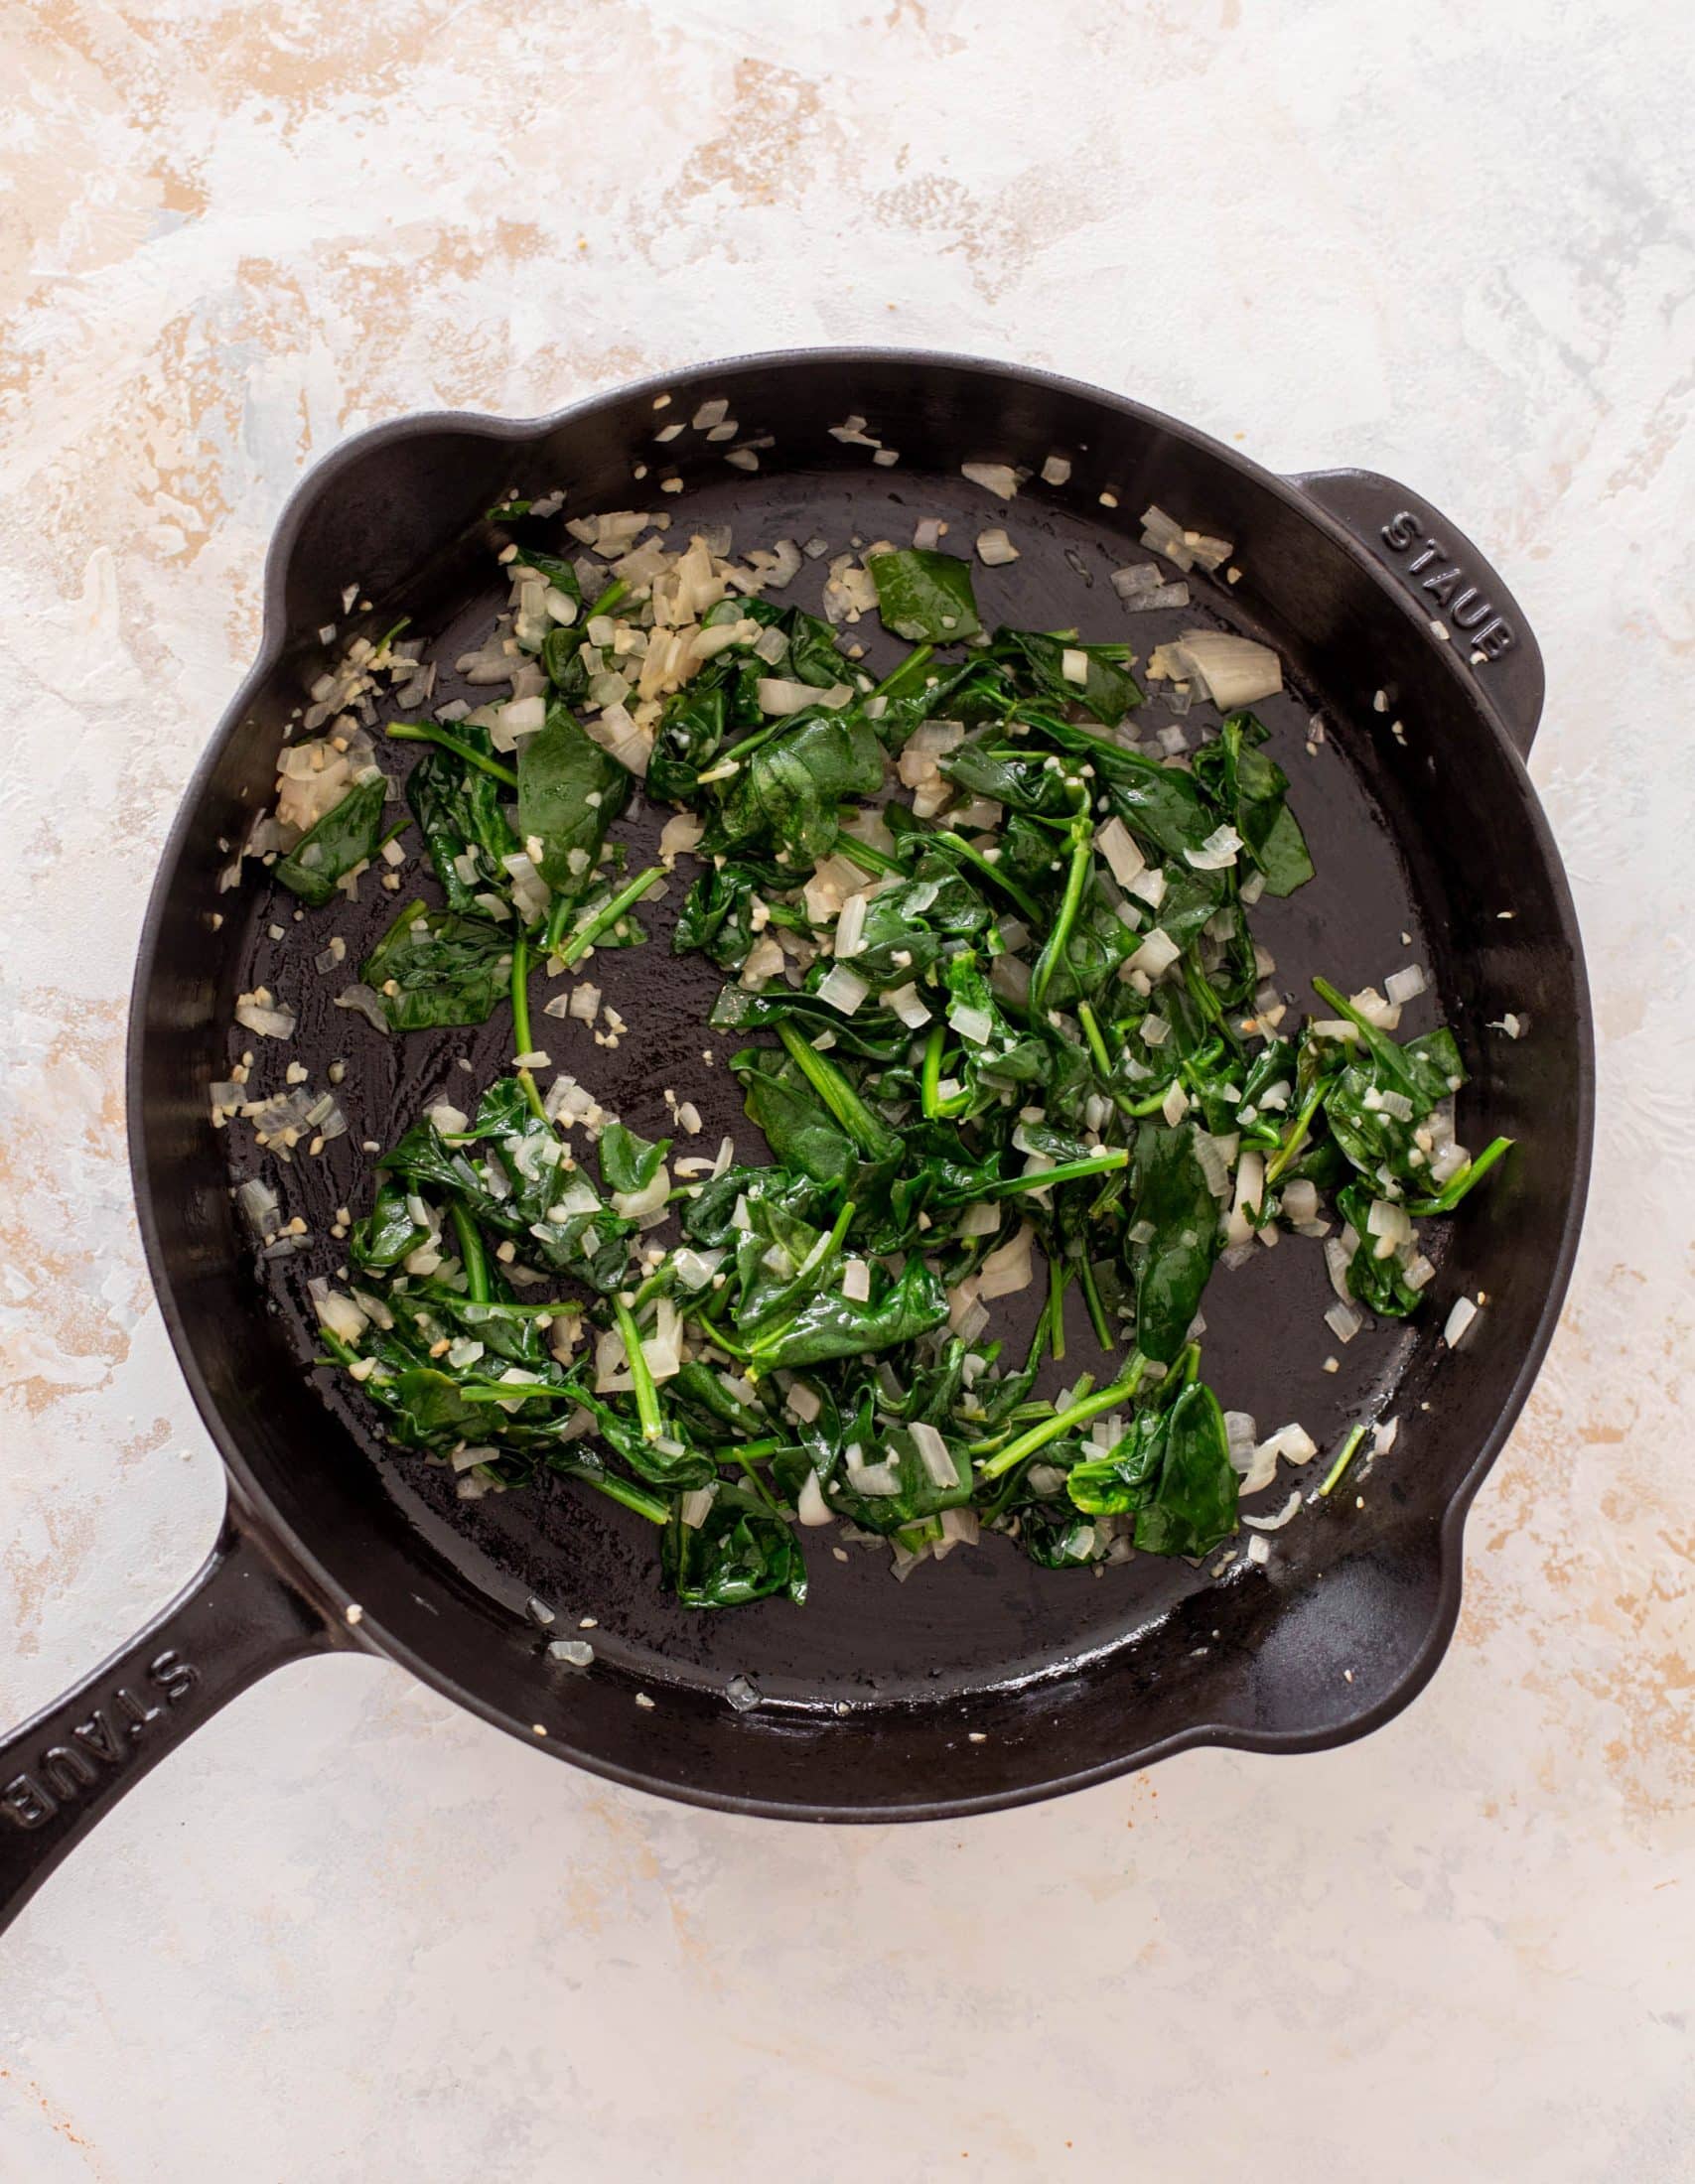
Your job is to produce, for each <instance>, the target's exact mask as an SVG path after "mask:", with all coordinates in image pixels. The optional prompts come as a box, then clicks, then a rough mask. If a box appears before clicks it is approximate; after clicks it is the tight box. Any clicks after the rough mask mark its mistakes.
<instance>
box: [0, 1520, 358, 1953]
mask: <svg viewBox="0 0 1695 2184" xmlns="http://www.w3.org/2000/svg"><path fill="white" fill-rule="evenodd" d="M348 1643H350V1639H349V1637H348V1634H347V1626H346V1625H345V1624H341V1623H337V1624H335V1625H332V1624H331V1623H330V1622H329V1620H328V1619H327V1618H326V1617H325V1615H324V1614H323V1613H322V1612H321V1611H320V1610H319V1609H318V1608H317V1607H315V1606H314V1605H312V1604H311V1602H309V1601H308V1599H307V1598H306V1596H305V1594H304V1593H303V1592H302V1591H301V1590H300V1589H299V1588H298V1586H297V1585H296V1584H295V1583H294V1582H293V1580H292V1579H291V1578H289V1577H288V1576H286V1575H284V1573H283V1572H282V1570H280V1569H279V1568H278V1565H277V1564H276V1562H275V1561H274V1560H273V1559H272V1557H271V1556H270V1554H269V1553H268V1552H267V1551H266V1550H265V1549H264V1548H262V1547H260V1546H259V1545H258V1543H257V1541H256V1540H255V1539H254V1537H253V1535H252V1534H251V1532H250V1531H249V1530H248V1529H247V1528H246V1526H245V1524H244V1523H243V1521H242V1520H241V1519H240V1518H239V1517H237V1516H235V1515H234V1514H231V1515H230V1516H229V1517H227V1518H226V1519H225V1521H224V1526H223V1531H222V1533H221V1535H220V1537H219V1539H218V1542H217V1545H216V1546H215V1547H214V1548H213V1549H212V1554H211V1556H210V1557H209V1558H208V1560H207V1563H206V1566H205V1568H204V1569H203V1570H201V1572H200V1574H199V1576H198V1577H196V1578H195V1580H194V1581H193V1583H192V1584H190V1585H189V1586H188V1588H187V1590H185V1591H184V1592H182V1593H180V1594H179V1595H178V1597H177V1598H176V1599H175V1600H173V1601H172V1602H171V1604H170V1606H169V1607H167V1608H166V1609H165V1610H164V1612H163V1613H162V1614H160V1615H157V1616H155V1618H154V1619H153V1621H152V1623H150V1624H149V1626H148V1627H147V1629H146V1630H144V1631H142V1632H141V1633H140V1635H139V1636H137V1637H136V1638H134V1639H132V1640H131V1642H130V1643H129V1644H128V1645H127V1646H125V1647H123V1648H122V1649H121V1650H120V1651H119V1652H117V1653H115V1654H113V1656H112V1658H111V1659H110V1660H109V1661H106V1662H104V1663H103V1664H102V1665H101V1666H100V1667H99V1668H97V1669H95V1671H94V1672H93V1674H92V1675H91V1676H88V1677H85V1678H84V1679H83V1681H82V1682H81V1683H80V1684H79V1685H78V1686H77V1687H76V1688H75V1690H73V1691H70V1692H67V1693H66V1694H65V1695H64V1697H63V1698H61V1699H59V1700H57V1701H55V1703H54V1704H53V1705H52V1706H46V1707H44V1708H43V1710H42V1711H41V1712H40V1713H39V1714H37V1715H36V1717H35V1719H34V1720H33V1721H27V1722H25V1723H24V1724H23V1726H22V1727H21V1728H17V1729H14V1730H13V1731H12V1732H11V1733H10V1734H9V1735H0V1821H3V1822H4V1825H0V1927H4V1926H5V1925H6V1924H7V1923H8V1922H9V1921H10V1920H11V1919H12V1918H13V1917H15V1916H16V1914H17V1913H18V1911H19V1910H20V1909H21V1908H22V1907H23V1905H24V1904H26V1903H27V1902H28V1901H29V1899H30V1897H31V1896H32V1895H33V1894H34V1893H35V1891H36V1889H37V1888H39V1887H40V1885H41V1883H42V1882H43V1881H44V1880H45V1879H46V1878H47V1876H48V1874H49V1873H51V1872H52V1871H53V1869H54V1867H55V1866H56V1865H57V1864H58V1863H59V1861H60V1859H61V1858H62V1857H64V1856H65V1854H66V1852H67V1851H68V1850H70V1849H71V1847H72V1846H73V1845H74V1844H75V1843H78V1842H79V1841H80V1840H81V1838H82V1837H83V1836H84V1835H86V1834H87V1832H88V1830H89V1829H90V1828H91V1827H92V1826H93V1825H94V1823H95V1822H96V1821H97V1820H98V1819H99V1818H100V1816H101V1814H102V1813H105V1812H107V1811H109V1810H110V1808H111V1807H112V1806H113V1805H114V1804H115V1803H116V1802H117V1800H118V1799H119V1798H120V1797H122V1796H123V1794H124V1792H125V1791H126V1790H128V1789H129V1788H130V1787H131V1785H132V1784H134V1783H136V1782H139V1781H140V1779H141V1777H142V1776H143V1775H144V1774H146V1773H147V1772H148V1770H149V1769H150V1768H152V1767H153V1766H155V1765H156V1764H157V1762H158V1761H159V1760H161V1759H162V1758H163V1757H164V1756H165V1754H166V1753H167V1752H168V1751H171V1750H172V1749H173V1748H174V1747H175V1746H176V1745H177V1744H179V1743H181V1742H182V1740H183V1738H184V1737H185V1736H186V1735H188V1734H189V1733H190V1731H191V1730H193V1729H196V1728H198V1727H199V1726H200V1724H201V1723H202V1722H203V1721H207V1720H210V1719H211V1717H212V1715H213V1714H214V1713H215V1712H216V1711H217V1709H218V1707H219V1706H223V1705H224V1704H225V1703H226V1702H227V1701H228V1700H231V1699H233V1698H234V1697H235V1695H236V1694H237V1692H241V1691H245V1690H246V1688H247V1686H248V1685H249V1684H250V1683H252V1681H253V1680H254V1678H255V1677H258V1676H263V1675H264V1674H265V1673H266V1672H267V1671H268V1670H270V1669H274V1668H280V1667H281V1666H282V1664H283V1663H284V1662H285V1661H294V1660H298V1659H299V1658H300V1656H301V1655H302V1654H307V1653H316V1652H320V1651H322V1650H323V1649H324V1648H325V1647H326V1646H331V1645H346V1644H348Z"/></svg>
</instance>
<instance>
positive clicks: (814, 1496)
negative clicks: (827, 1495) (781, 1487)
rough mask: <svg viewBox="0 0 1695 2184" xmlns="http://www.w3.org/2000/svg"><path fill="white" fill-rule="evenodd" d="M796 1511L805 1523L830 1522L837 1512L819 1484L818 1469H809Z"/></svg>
mask: <svg viewBox="0 0 1695 2184" xmlns="http://www.w3.org/2000/svg"><path fill="white" fill-rule="evenodd" d="M794 1513H795V1515H796V1516H797V1517H798V1518H799V1519H800V1522H801V1523H802V1524H805V1525H819V1524H828V1523H829V1522H830V1520H831V1518H832V1517H833V1516H834V1514H835V1512H834V1511H833V1510H832V1509H831V1507H830V1505H829V1503H828V1502H827V1501H826V1500H825V1499H824V1489H823V1488H822V1487H821V1486H820V1485H819V1484H818V1474H817V1472H816V1471H808V1472H807V1474H806V1483H805V1485H804V1486H802V1487H801V1489H800V1493H799V1495H798V1497H797V1499H796V1501H795V1504H794Z"/></svg>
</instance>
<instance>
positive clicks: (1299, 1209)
mask: <svg viewBox="0 0 1695 2184" xmlns="http://www.w3.org/2000/svg"><path fill="white" fill-rule="evenodd" d="M1266 1104H1267V1103H1266V1102H1265V1101H1264V1100H1263V1099H1262V1100H1261V1102H1260V1105H1261V1106H1262V1107H1264V1106H1265V1105H1266ZM1281 1210H1282V1215H1283V1218H1284V1220H1286V1221H1293V1222H1295V1223H1297V1224H1299V1223H1300V1222H1302V1221H1316V1220H1317V1219H1318V1217H1319V1186H1318V1184H1317V1183H1313V1182H1308V1181H1307V1180H1306V1179H1305V1177H1302V1178H1299V1179H1298V1180H1296V1181H1295V1182H1292V1183H1285V1184H1284V1186H1283V1197H1282V1205H1281Z"/></svg>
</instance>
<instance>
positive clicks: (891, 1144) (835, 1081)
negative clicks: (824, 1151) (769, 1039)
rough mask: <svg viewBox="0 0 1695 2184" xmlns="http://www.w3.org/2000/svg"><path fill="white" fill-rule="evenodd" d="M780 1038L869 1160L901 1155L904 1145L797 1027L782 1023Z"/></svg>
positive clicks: (778, 1031) (803, 1073)
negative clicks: (902, 1145)
mask: <svg viewBox="0 0 1695 2184" xmlns="http://www.w3.org/2000/svg"><path fill="white" fill-rule="evenodd" d="M777 1037H778V1038H779V1039H781V1041H782V1043H783V1045H784V1046H785V1047H786V1048H787V1049H788V1053H789V1058H790V1060H792V1062H793V1063H794V1066H795V1067H796V1068H797V1069H798V1070H799V1071H800V1074H801V1075H802V1076H803V1077H804V1078H805V1079H806V1081H807V1083H808V1084H809V1085H810V1086H811V1087H812V1089H813V1091H814V1092H816V1093H817V1095H818V1097H819V1098H820V1099H821V1100H822V1101H823V1103H824V1105H825V1106H826V1107H827V1108H828V1109H829V1111H830V1113H831V1114H832V1115H833V1116H834V1117H835V1118H836V1120H837V1122H839V1123H840V1124H841V1126H842V1128H843V1129H844V1130H845V1131H846V1132H847V1134H848V1136H849V1137H850V1138H851V1139H852V1140H853V1142H854V1144H855V1145H857V1146H858V1148H859V1150H860V1151H861V1152H862V1153H863V1154H865V1155H866V1156H867V1158H868V1159H870V1160H888V1159H890V1158H891V1157H892V1156H893V1155H895V1154H897V1153H899V1152H900V1150H901V1142H900V1140H899V1139H898V1138H897V1137H896V1136H895V1134H894V1132H893V1131H891V1130H888V1129H886V1128H885V1127H884V1125H883V1124H882V1123H880V1122H879V1121H878V1119H877V1117H876V1116H875V1115H874V1114H873V1113H872V1112H871V1110H870V1108H869V1107H867V1106H866V1104H865V1102H864V1100H862V1099H861V1098H860V1096H859V1094H858V1093H857V1092H856V1091H855V1090H854V1088H853V1086H852V1085H851V1084H850V1083H849V1082H848V1080H847V1078H846V1077H845V1076H844V1075H843V1074H842V1072H841V1071H840V1070H839V1069H837V1068H836V1067H835V1066H834V1065H833V1064H832V1063H830V1062H827V1061H826V1060H825V1059H824V1057H823V1055H822V1054H820V1053H819V1052H818V1051H817V1050H816V1048H815V1047H813V1046H812V1045H810V1044H809V1043H808V1041H807V1039H806V1037H805V1035H804V1033H803V1032H802V1031H801V1030H800V1029H799V1027H798V1026H797V1025H796V1024H788V1023H783V1024H778V1025H777Z"/></svg>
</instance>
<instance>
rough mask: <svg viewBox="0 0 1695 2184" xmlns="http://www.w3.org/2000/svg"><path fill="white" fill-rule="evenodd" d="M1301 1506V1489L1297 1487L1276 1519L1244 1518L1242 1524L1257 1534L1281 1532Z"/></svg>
mask: <svg viewBox="0 0 1695 2184" xmlns="http://www.w3.org/2000/svg"><path fill="white" fill-rule="evenodd" d="M1300 1506H1301V1489H1300V1488H1299V1487H1298V1486H1297V1487H1296V1488H1295V1489H1294V1491H1293V1492H1292V1493H1291V1494H1290V1496H1289V1499H1288V1500H1287V1501H1286V1502H1285V1503H1284V1504H1283V1507H1282V1508H1281V1509H1280V1510H1279V1511H1278V1512H1277V1514H1276V1516H1275V1517H1249V1516H1244V1517H1243V1518H1242V1522H1243V1524H1245V1525H1248V1526H1250V1527H1251V1528H1252V1530H1254V1531H1255V1532H1281V1531H1282V1529H1283V1527H1284V1526H1285V1525H1286V1524H1287V1523H1288V1522H1289V1520H1290V1518H1291V1517H1292V1516H1293V1515H1294V1514H1295V1512H1296V1510H1297V1509H1299V1508H1300Z"/></svg>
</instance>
